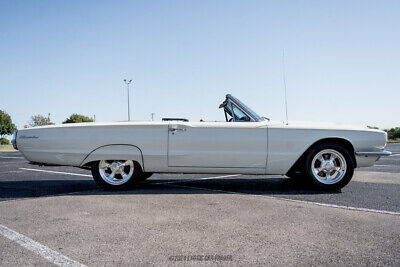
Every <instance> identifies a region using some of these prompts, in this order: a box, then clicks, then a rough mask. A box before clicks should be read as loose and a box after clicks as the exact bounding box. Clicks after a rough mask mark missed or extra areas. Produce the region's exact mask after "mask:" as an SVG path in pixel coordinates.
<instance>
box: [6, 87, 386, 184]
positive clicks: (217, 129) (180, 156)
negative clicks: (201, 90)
mask: <svg viewBox="0 0 400 267" xmlns="http://www.w3.org/2000/svg"><path fill="white" fill-rule="evenodd" d="M220 108H221V109H222V110H223V112H224V114H225V121H224V122H189V121H186V120H166V121H162V122H109V123H76V124H63V125H50V126H42V127H34V128H28V129H21V130H18V131H16V132H15V133H14V136H13V140H12V143H13V145H14V147H15V148H16V149H18V150H19V151H20V152H21V153H22V154H23V156H24V157H25V158H26V159H27V160H28V161H30V162H31V163H32V164H38V165H67V166H76V167H80V168H88V169H89V168H90V169H91V171H92V174H93V178H94V180H95V181H96V183H97V184H98V185H99V186H101V187H102V188H104V189H107V190H118V189H125V188H130V187H131V186H133V185H134V184H135V183H137V182H140V181H144V180H146V179H147V178H149V177H150V176H151V175H152V174H153V173H161V172H162V173H221V174H222V173H224V174H225V173H226V174H260V175H265V174H273V175H287V176H289V177H291V178H299V179H304V181H305V182H308V183H309V184H311V185H313V186H315V187H317V188H320V189H325V190H337V189H340V188H342V187H344V186H345V185H346V184H348V183H349V182H350V180H351V178H352V176H353V173H354V169H355V168H360V167H368V166H372V165H373V164H374V163H375V162H376V161H377V160H378V159H379V158H380V157H381V156H388V155H390V154H391V153H390V152H389V151H385V150H384V148H385V146H386V142H387V135H386V133H385V132H383V131H380V130H375V129H369V128H368V127H348V126H337V125H328V124H311V123H289V124H287V123H283V122H278V121H272V120H269V119H267V118H264V117H260V116H259V115H258V114H257V113H255V112H254V111H252V110H251V109H250V108H248V107H247V106H246V105H245V104H244V103H242V102H241V101H240V100H239V99H237V98H235V97H234V96H232V95H229V94H228V95H226V98H225V100H224V101H223V103H222V104H221V105H220Z"/></svg>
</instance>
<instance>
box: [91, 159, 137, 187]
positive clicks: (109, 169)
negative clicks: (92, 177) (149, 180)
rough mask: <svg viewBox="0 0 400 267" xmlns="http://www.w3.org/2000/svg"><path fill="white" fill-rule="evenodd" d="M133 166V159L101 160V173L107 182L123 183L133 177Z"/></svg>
mask: <svg viewBox="0 0 400 267" xmlns="http://www.w3.org/2000/svg"><path fill="white" fill-rule="evenodd" d="M133 166H134V165H133V161H132V160H101V161H100V162H99V173H100V176H101V178H102V179H103V180H104V181H105V182H106V183H108V184H111V185H122V184H124V183H126V182H127V181H129V179H131V178H132V175H133V171H134V167H133Z"/></svg>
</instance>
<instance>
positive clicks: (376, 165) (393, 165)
mask: <svg viewBox="0 0 400 267" xmlns="http://www.w3.org/2000/svg"><path fill="white" fill-rule="evenodd" d="M397 166H398V165H374V166H371V167H397Z"/></svg>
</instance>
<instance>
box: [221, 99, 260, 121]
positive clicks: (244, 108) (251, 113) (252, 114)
mask: <svg viewBox="0 0 400 267" xmlns="http://www.w3.org/2000/svg"><path fill="white" fill-rule="evenodd" d="M229 100H230V101H232V103H233V104H235V105H236V106H237V107H238V108H239V109H240V113H242V114H243V115H246V114H247V115H249V116H250V117H251V119H252V121H264V120H265V118H263V117H260V116H259V115H258V114H257V113H255V112H254V111H253V110H252V109H251V108H249V107H248V106H246V105H245V104H244V103H243V102H242V101H240V100H239V99H237V98H236V97H234V96H233V95H230V94H228V95H226V99H225V101H224V102H223V103H222V104H221V105H220V108H222V107H224V108H225V107H226V106H227V103H228V102H229ZM237 112H238V111H237V110H236V109H235V111H234V113H235V114H237ZM229 115H231V114H229ZM246 117H247V116H246ZM249 119H250V118H249ZM239 121H240V119H239ZM241 121H246V120H245V118H244V117H243V120H241ZM247 121H249V120H247Z"/></svg>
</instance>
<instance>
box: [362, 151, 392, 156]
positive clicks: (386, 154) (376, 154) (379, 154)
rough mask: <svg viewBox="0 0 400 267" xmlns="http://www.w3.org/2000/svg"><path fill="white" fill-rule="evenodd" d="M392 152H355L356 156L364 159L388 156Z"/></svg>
mask: <svg viewBox="0 0 400 267" xmlns="http://www.w3.org/2000/svg"><path fill="white" fill-rule="evenodd" d="M390 155H392V152H390V151H386V150H384V151H378V152H359V151H358V152H356V156H364V157H384V156H390Z"/></svg>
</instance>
